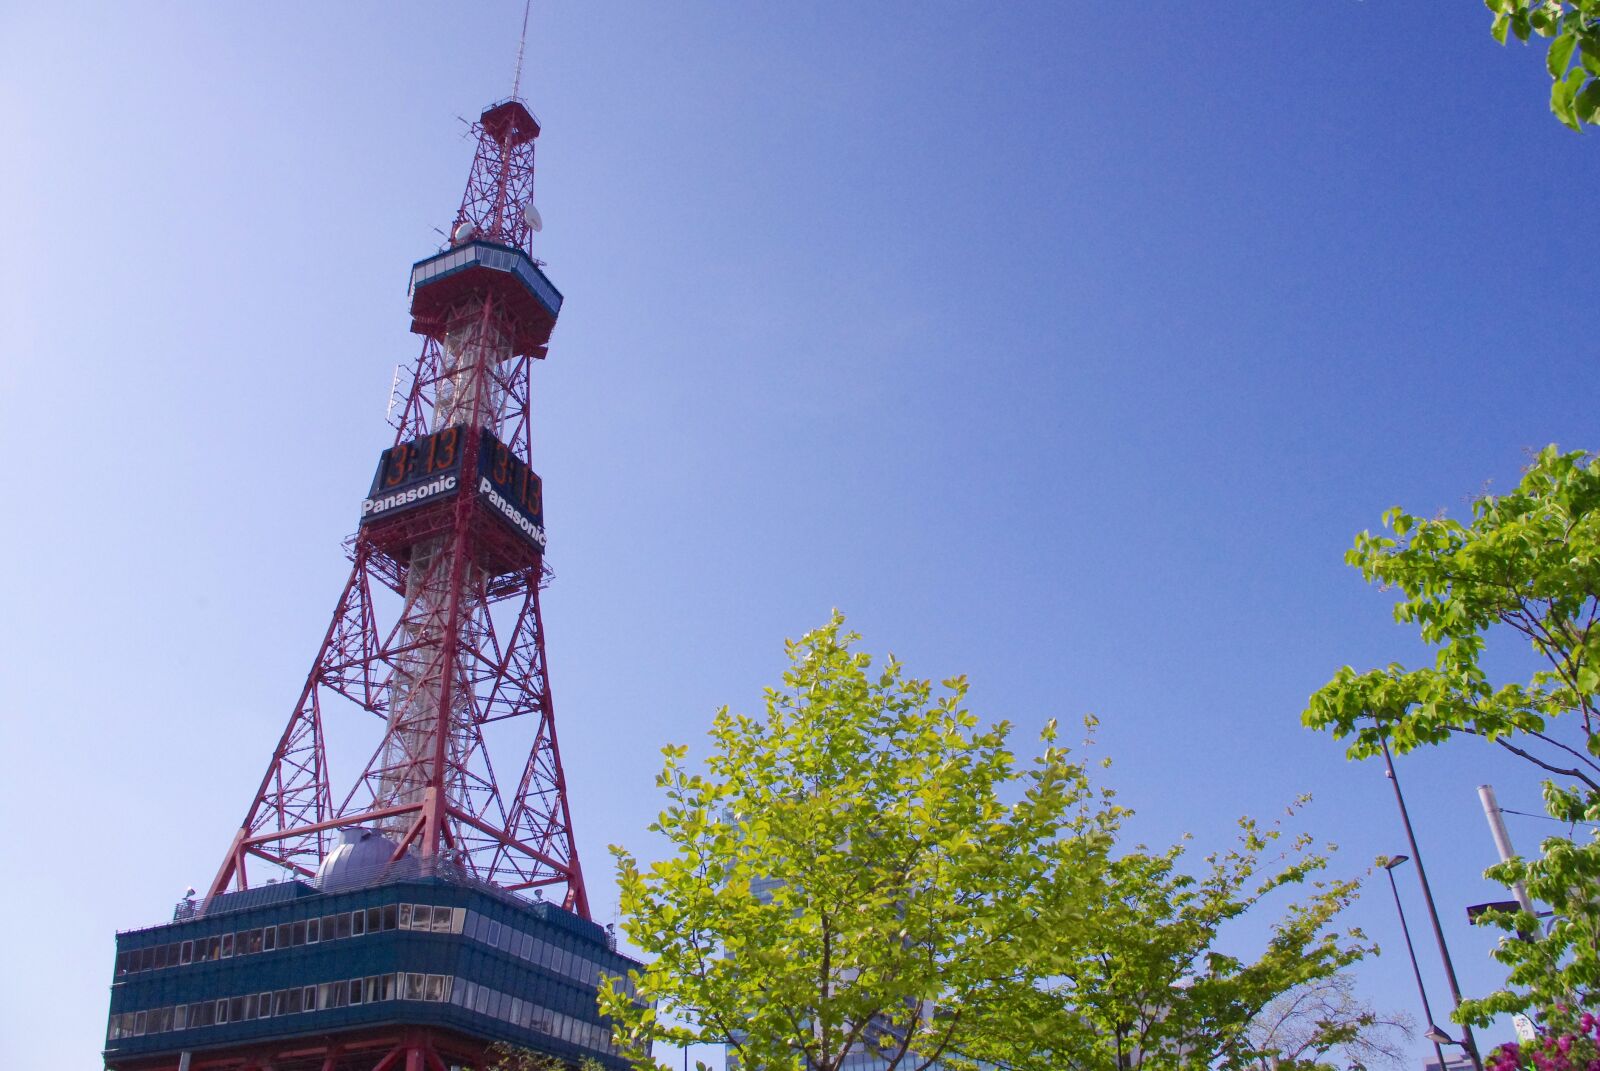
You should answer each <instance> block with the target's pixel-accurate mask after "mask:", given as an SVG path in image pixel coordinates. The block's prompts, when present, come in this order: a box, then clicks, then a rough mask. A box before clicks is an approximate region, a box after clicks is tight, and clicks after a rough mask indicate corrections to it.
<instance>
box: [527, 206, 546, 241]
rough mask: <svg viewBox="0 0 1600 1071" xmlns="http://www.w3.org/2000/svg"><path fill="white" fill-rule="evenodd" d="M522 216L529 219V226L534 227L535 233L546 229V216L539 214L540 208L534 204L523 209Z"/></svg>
mask: <svg viewBox="0 0 1600 1071" xmlns="http://www.w3.org/2000/svg"><path fill="white" fill-rule="evenodd" d="M522 218H523V219H525V220H527V221H528V226H530V227H532V228H533V230H534V233H535V234H537V233H538V232H539V231H542V230H544V217H542V216H540V215H539V210H538V209H537V208H535V207H533V205H532V204H529V205H528V207H527V208H524V209H523V210H522Z"/></svg>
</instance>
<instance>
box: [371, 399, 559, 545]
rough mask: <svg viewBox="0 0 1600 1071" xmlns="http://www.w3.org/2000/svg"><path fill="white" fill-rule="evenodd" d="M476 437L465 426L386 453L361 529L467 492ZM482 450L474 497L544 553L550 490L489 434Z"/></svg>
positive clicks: (484, 437)
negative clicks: (465, 479) (465, 464)
mask: <svg viewBox="0 0 1600 1071" xmlns="http://www.w3.org/2000/svg"><path fill="white" fill-rule="evenodd" d="M470 434H471V433H470V432H469V431H467V430H466V429H465V428H462V427H459V426H457V427H450V428H441V429H440V430H439V431H436V432H433V433H432V434H431V435H424V436H421V437H420V438H417V439H413V440H411V441H410V442H406V443H397V444H396V445H394V446H391V447H390V448H389V449H387V450H385V451H384V452H383V456H382V457H380V458H379V459H378V471H377V472H376V473H374V474H373V477H372V490H371V492H370V493H369V494H368V495H367V498H366V501H364V502H362V503H361V523H362V524H369V523H372V522H374V521H378V520H381V519H384V518H387V517H391V516H393V515H395V514H396V513H400V512H403V511H406V510H410V509H414V508H416V507H418V506H423V505H426V504H428V503H430V502H439V501H443V500H444V499H448V498H452V497H454V495H455V493H456V491H457V490H459V489H460V487H461V482H462V472H461V463H462V460H463V459H464V457H465V454H466V449H465V447H466V445H467V442H468V436H469V435H470ZM477 446H478V449H477V455H478V456H477V465H476V466H475V467H476V469H477V473H476V479H475V481H474V482H475V484H476V486H475V487H474V491H475V492H476V493H477V495H478V498H479V500H480V501H481V502H482V503H483V504H484V505H485V506H486V507H487V508H488V509H489V511H490V512H491V513H494V514H496V515H497V516H498V517H499V518H500V519H501V520H503V521H504V522H505V523H507V524H509V525H510V526H511V528H512V529H513V530H514V531H516V533H517V534H518V535H519V536H521V537H522V538H523V539H524V540H526V541H527V542H529V543H530V544H532V545H533V546H534V547H535V548H537V549H538V550H540V551H541V552H542V551H543V550H544V545H545V533H544V487H543V483H542V482H541V481H540V479H539V475H538V473H536V472H534V471H533V470H532V469H530V468H529V467H528V463H527V462H526V461H523V460H522V459H521V458H520V457H518V456H517V455H516V452H515V451H513V450H512V449H511V448H510V447H509V446H507V445H506V444H505V443H503V442H501V441H500V440H499V439H497V438H495V436H494V435H493V434H492V433H491V432H490V431H489V430H488V429H487V428H484V429H481V430H480V431H479V439H478V444H477Z"/></svg>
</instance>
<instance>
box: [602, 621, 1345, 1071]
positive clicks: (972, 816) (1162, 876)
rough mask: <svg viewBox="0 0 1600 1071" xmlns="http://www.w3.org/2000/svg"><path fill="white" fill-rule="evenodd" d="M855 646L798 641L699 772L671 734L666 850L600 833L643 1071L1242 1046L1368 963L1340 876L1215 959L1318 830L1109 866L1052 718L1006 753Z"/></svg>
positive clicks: (1119, 1064) (825, 634) (616, 1005)
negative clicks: (1300, 997) (676, 1053)
mask: <svg viewBox="0 0 1600 1071" xmlns="http://www.w3.org/2000/svg"><path fill="white" fill-rule="evenodd" d="M857 639H858V637H856V636H855V635H854V634H849V633H846V632H844V630H843V621H842V619H841V618H840V617H839V616H838V615H835V616H834V618H833V620H832V621H831V622H830V623H829V624H828V625H827V626H825V627H824V628H821V629H819V630H817V631H815V632H812V633H810V634H808V635H806V636H805V637H803V638H802V639H801V640H799V641H797V642H791V643H789V644H788V645H787V647H788V654H789V657H790V662H791V665H790V667H789V669H788V671H787V672H786V673H785V675H784V680H783V687H782V688H780V689H769V690H768V691H767V693H766V703H765V713H764V715H763V716H760V717H750V716H745V715H740V714H734V713H730V712H729V711H728V710H727V709H726V708H724V709H723V710H722V711H719V712H718V714H717V716H716V719H715V722H714V725H713V728H712V732H711V738H712V742H713V748H712V751H711V754H710V755H709V756H708V757H707V759H706V761H705V772H704V773H703V774H701V773H695V772H692V771H691V769H690V768H689V765H688V757H687V751H686V749H684V748H681V747H669V748H667V749H666V756H667V760H666V765H665V769H664V771H663V773H662V774H661V776H660V778H659V779H658V783H659V785H660V786H661V787H662V788H663V789H664V790H665V794H666V797H667V804H666V807H665V809H664V810H663V811H662V812H661V815H660V817H659V819H658V820H657V822H656V824H655V825H654V826H653V827H652V828H653V829H654V830H655V831H657V832H659V833H661V834H662V835H663V836H664V837H665V839H666V840H667V842H668V843H669V845H670V847H671V854H670V855H669V856H668V857H667V858H666V859H664V860H662V861H660V862H656V863H652V864H648V865H646V864H642V863H640V862H639V861H638V860H636V859H635V858H634V857H633V856H632V855H631V854H630V853H628V852H626V851H624V850H621V849H618V848H613V852H614V854H615V855H616V858H617V861H618V869H619V873H620V878H621V886H622V910H623V914H624V918H625V921H624V923H623V926H624V930H625V931H626V933H627V935H628V937H629V938H630V940H631V941H632V942H633V943H634V944H635V945H636V946H637V947H638V948H639V950H640V951H641V952H642V953H644V956H645V958H646V960H647V963H648V965H647V966H646V967H645V968H644V970H643V971H642V972H640V973H639V976H638V977H637V979H636V982H637V989H638V994H639V999H638V1000H637V1001H633V1000H629V999H628V998H627V997H626V996H625V994H624V993H623V992H622V991H621V988H620V987H619V986H616V985H612V984H608V985H607V986H605V988H604V989H603V991H602V996H601V1005H602V1010H603V1011H604V1012H605V1013H606V1014H607V1015H608V1016H610V1017H611V1019H612V1020H613V1022H614V1023H615V1024H617V1030H618V1036H619V1038H620V1039H621V1041H622V1042H623V1044H624V1045H625V1047H626V1048H627V1049H628V1050H629V1051H630V1053H631V1055H632V1058H633V1059H634V1061H635V1063H636V1064H637V1065H638V1066H640V1067H651V1066H654V1065H653V1064H652V1062H651V1059H650V1051H651V1046H652V1045H653V1043H655V1042H665V1043H668V1044H672V1045H684V1044H688V1043H710V1044H726V1045H728V1046H729V1049H730V1057H731V1058H732V1059H734V1060H736V1061H737V1062H738V1064H739V1066H741V1067H745V1068H752V1069H760V1071H771V1069H780V1068H781V1069H795V1068H804V1069H806V1071H837V1069H838V1068H840V1067H841V1065H842V1064H843V1063H844V1061H845V1060H846V1058H847V1057H849V1056H852V1055H858V1054H861V1053H873V1054H876V1055H877V1056H878V1057H880V1058H881V1060H882V1063H881V1064H880V1066H882V1067H884V1068H885V1069H887V1071H923V1069H927V1068H931V1067H934V1066H936V1065H938V1066H943V1067H951V1068H962V1067H971V1066H974V1063H975V1061H988V1062H992V1063H996V1064H1004V1065H1006V1066H1009V1067H1014V1068H1046V1067H1050V1068H1059V1067H1062V1066H1069V1064H1067V1063H1063V1057H1064V1056H1065V1055H1070V1056H1071V1057H1072V1060H1071V1063H1070V1066H1076V1067H1086V1068H1087V1067H1093V1068H1097V1069H1098V1068H1104V1069H1106V1071H1116V1069H1124V1068H1130V1067H1134V1066H1140V1065H1148V1066H1159V1065H1162V1062H1163V1061H1166V1062H1167V1063H1168V1064H1170V1065H1171V1066H1177V1064H1176V1063H1172V1061H1176V1060H1180V1058H1181V1059H1183V1060H1190V1061H1191V1063H1190V1064H1189V1065H1188V1066H1193V1063H1192V1059H1193V1057H1192V1054H1193V1053H1194V1052H1197V1051H1198V1050H1199V1049H1200V1048H1201V1047H1204V1048H1205V1051H1206V1052H1207V1053H1208V1054H1209V1053H1212V1052H1216V1051H1220V1050H1222V1049H1226V1050H1227V1051H1228V1052H1230V1053H1234V1054H1237V1055H1238V1056H1239V1058H1240V1059H1241V1060H1242V1059H1243V1058H1244V1057H1245V1056H1246V1055H1248V1054H1250V1053H1254V1052H1257V1051H1259V1050H1257V1049H1255V1048H1254V1047H1252V1046H1251V1045H1250V1044H1249V1041H1248V1037H1247V1026H1248V1023H1249V1021H1250V1020H1251V1018H1252V1017H1253V1016H1254V1015H1255V1014H1256V1013H1257V1012H1259V1011H1260V1010H1261V1008H1263V1007H1264V1006H1265V1005H1266V1004H1267V1003H1268V1002H1270V1000H1271V999H1272V998H1274V997H1276V996H1279V995H1280V994H1282V993H1284V992H1286V991H1287V990H1289V989H1291V988H1292V987H1293V986H1295V985H1298V984H1301V983H1303V982H1305V981H1307V980H1310V979H1313V978H1316V977H1319V976H1322V975H1325V974H1331V973H1332V972H1334V971H1336V970H1337V969H1338V967H1339V966H1341V965H1343V964H1344V963H1347V962H1349V961H1350V960H1352V959H1354V958H1356V957H1358V956H1359V955H1361V954H1362V953H1363V952H1365V951H1366V949H1365V948H1364V947H1363V946H1361V945H1360V944H1359V943H1358V942H1356V941H1354V940H1351V939H1346V940H1344V941H1339V940H1335V939H1334V938H1332V937H1330V936H1329V935H1328V934H1327V932H1326V924H1327V923H1328V921H1329V920H1330V919H1331V918H1332V916H1333V914H1334V912H1336V911H1337V909H1338V908H1339V907H1340V906H1342V905H1343V904H1344V903H1345V902H1347V901H1348V899H1349V897H1350V896H1351V895H1353V892H1354V888H1353V885H1352V884H1350V883H1331V884H1329V885H1328V886H1326V887H1324V888H1320V889H1318V890H1317V892H1316V894H1315V895H1314V896H1313V897H1312V898H1311V900H1310V901H1309V902H1308V903H1307V904H1305V905H1302V906H1299V907H1295V908H1292V909H1291V910H1290V911H1289V912H1288V916H1287V918H1286V919H1285V920H1284V921H1283V922H1281V923H1280V924H1279V925H1278V926H1277V927H1276V928H1275V929H1274V930H1273V933H1272V937H1271V939H1270V942H1269V948H1268V950H1267V952H1266V953H1265V954H1264V955H1263V956H1262V957H1261V958H1260V959H1258V960H1256V961H1254V962H1250V963H1246V962H1243V961H1240V960H1237V959H1235V958H1233V957H1231V956H1229V955H1226V954H1224V953H1222V952H1220V951H1218V950H1217V947H1216V940H1217V936H1218V931H1219V929H1220V928H1221V927H1222V926H1223V925H1224V924H1225V923H1227V922H1228V921H1229V920H1232V919H1236V918H1238V917H1239V916H1240V915H1242V914H1243V913H1244V912H1245V911H1247V910H1249V909H1250V908H1252V907H1253V906H1254V905H1255V904H1256V903H1257V902H1258V901H1259V899H1260V898H1261V897H1262V896H1265V895H1268V894H1270V893H1271V892H1272V891H1273V890H1275V889H1277V888H1279V887H1282V886H1286V885H1295V884H1301V883H1306V882H1310V881H1313V880H1314V875H1316V873H1317V872H1318V871H1320V870H1321V869H1322V868H1323V866H1324V865H1325V860H1324V859H1323V858H1322V857H1321V856H1320V855H1317V854H1316V853H1314V852H1311V851H1310V850H1309V845H1308V843H1307V842H1305V841H1304V840H1302V839H1296V840H1294V841H1293V842H1292V843H1291V844H1289V845H1286V846H1283V849H1284V850H1280V849H1279V848H1278V847H1275V845H1277V844H1278V838H1279V836H1280V833H1279V831H1278V830H1276V829H1268V830H1262V829H1259V828H1258V827H1257V826H1256V825H1255V824H1254V823H1246V824H1245V827H1244V830H1243V836H1242V839H1241V843H1240V846H1239V847H1238V849H1237V850H1235V851H1233V852H1230V853H1228V854H1227V855H1225V856H1222V857H1218V858H1213V859H1212V860H1210V861H1209V863H1210V866H1209V869H1208V870H1207V871H1206V872H1205V873H1203V874H1202V875H1201V876H1200V877H1190V876H1188V875H1185V874H1183V873H1182V872H1181V870H1180V868H1179V865H1178V864H1179V862H1180V859H1181V854H1182V853H1181V850H1180V849H1173V850H1171V851H1168V852H1163V853H1158V854H1150V853H1148V852H1145V851H1144V850H1142V849H1135V850H1134V851H1132V852H1130V853H1127V854H1118V853H1117V850H1116V849H1117V838H1118V833H1119V828H1120V825H1121V823H1122V821H1123V819H1124V817H1125V816H1126V815H1127V813H1128V812H1126V811H1125V810H1124V809H1122V808H1121V807H1119V806H1118V805H1117V804H1116V803H1115V802H1114V801H1113V796H1112V793H1111V792H1110V791H1109V790H1107V789H1096V788H1095V787H1094V786H1093V785H1092V784H1091V783H1090V779H1089V775H1088V769H1087V767H1086V766H1085V764H1084V763H1083V762H1080V761H1077V760H1075V759H1074V758H1073V757H1072V756H1071V754H1070V753H1069V751H1068V750H1067V749H1066V748H1063V747H1061V746H1058V745H1057V743H1056V735H1055V729H1054V727H1053V725H1052V726H1051V727H1049V728H1047V729H1046V731H1045V734H1044V740H1043V745H1042V750H1041V753H1040V755H1039V756H1038V757H1037V758H1036V759H1034V760H1033V761H1032V762H1031V763H1024V764H1020V765H1019V763H1018V761H1017V759H1016V758H1015V756H1014V755H1013V754H1012V752H1011V750H1010V748H1009V745H1008V732H1009V730H1008V727H1007V726H1006V725H1005V724H1004V723H1001V724H998V725H993V726H987V727H985V726H982V725H980V723H979V721H978V719H977V718H976V717H974V715H973V714H972V713H971V712H969V711H968V710H967V709H966V708H965V706H964V700H965V695H966V683H965V681H964V680H963V679H962V678H959V677H958V678H952V679H950V680H946V681H944V682H943V684H942V686H941V687H938V688H936V687H935V686H934V685H933V684H932V683H931V682H929V681H925V680H917V679H911V678H908V677H906V676H905V675H904V674H903V673H902V668H901V666H900V664H899V663H898V662H896V661H894V660H893V659H892V658H891V659H890V660H888V661H887V662H886V663H884V664H883V666H882V667H881V668H876V669H875V668H874V667H873V664H872V660H871V658H870V657H869V656H868V655H866V654H864V653H860V652H858V651H855V650H852V648H851V645H852V643H853V642H854V641H855V640H857ZM1091 722H1092V719H1091ZM1091 727H1092V725H1091ZM1271 852H1278V855H1277V856H1273V857H1272V858H1271V859H1268V858H1266V855H1267V854H1268V853H1271ZM1269 870H1270V873H1268V871H1269ZM1202 1062H1204V1063H1206V1065H1207V1066H1211V1064H1212V1062H1213V1061H1212V1060H1211V1058H1210V1056H1209V1055H1208V1056H1207V1057H1206V1058H1205V1059H1204V1060H1203V1061H1202ZM1238 1066H1244V1065H1243V1063H1240V1064H1239V1065H1238Z"/></svg>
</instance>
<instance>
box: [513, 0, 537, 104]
mask: <svg viewBox="0 0 1600 1071" xmlns="http://www.w3.org/2000/svg"><path fill="white" fill-rule="evenodd" d="M532 10H533V0H526V2H525V3H524V4H523V5H522V36H521V37H519V38H517V74H516V77H514V78H512V79H511V99H512V100H516V99H517V91H518V90H519V89H521V88H522V53H523V50H524V49H525V48H527V47H528V12H530V11H532Z"/></svg>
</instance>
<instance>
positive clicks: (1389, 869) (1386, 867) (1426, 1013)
mask: <svg viewBox="0 0 1600 1071" xmlns="http://www.w3.org/2000/svg"><path fill="white" fill-rule="evenodd" d="M1406 859H1407V857H1406V856H1404V855H1395V856H1390V857H1389V858H1388V859H1387V860H1385V862H1384V863H1383V872H1384V873H1385V874H1388V875H1389V891H1390V892H1392V893H1394V909H1395V911H1396V912H1398V913H1399V915H1400V932H1401V933H1402V934H1404V935H1405V938H1406V955H1408V956H1410V957H1411V973H1412V975H1413V976H1415V977H1416V979H1417V996H1419V997H1421V998H1422V1018H1423V1021H1425V1022H1426V1023H1427V1024H1428V1028H1429V1031H1430V1033H1429V1035H1428V1040H1430V1041H1432V1042H1433V1051H1434V1053H1435V1054H1436V1055H1437V1056H1438V1057H1439V1071H1445V1069H1444V1049H1443V1048H1441V1047H1440V1045H1439V1041H1438V1039H1437V1038H1434V1037H1433V1035H1432V1033H1431V1031H1432V1030H1435V1029H1437V1028H1436V1027H1434V1025H1433V1009H1432V1008H1430V1007H1429V1006H1428V989H1427V987H1426V986H1424V985H1423V984H1422V968H1421V967H1418V966H1417V950H1416V947H1415V946H1414V945H1412V943H1411V927H1410V926H1407V925H1406V909H1405V908H1403V907H1401V906H1400V887H1399V886H1398V885H1396V884H1395V883H1394V868H1395V867H1397V866H1399V865H1400V864H1401V863H1403V862H1405V861H1406Z"/></svg>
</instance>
